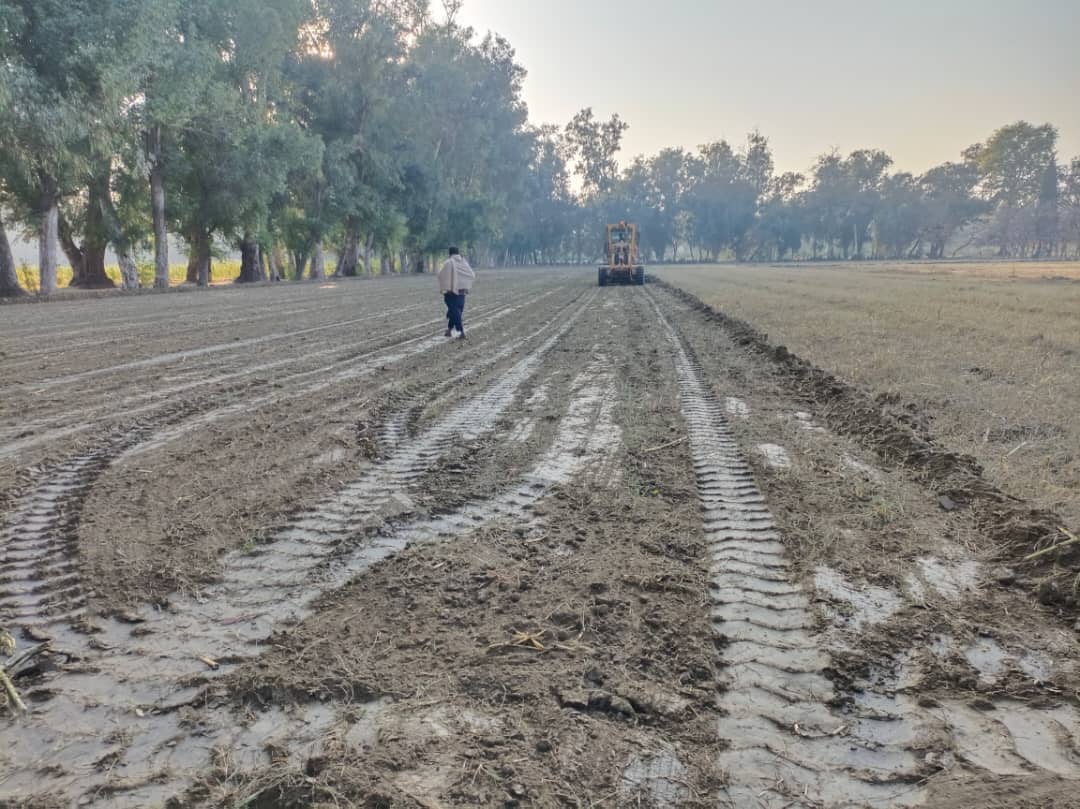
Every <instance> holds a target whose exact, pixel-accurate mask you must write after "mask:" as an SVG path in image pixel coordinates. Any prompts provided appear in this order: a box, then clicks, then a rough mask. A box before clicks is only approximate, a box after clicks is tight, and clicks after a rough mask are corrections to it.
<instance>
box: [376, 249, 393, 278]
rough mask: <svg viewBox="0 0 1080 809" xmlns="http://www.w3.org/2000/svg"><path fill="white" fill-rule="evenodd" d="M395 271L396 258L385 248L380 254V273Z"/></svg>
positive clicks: (387, 273) (386, 273) (385, 273)
mask: <svg viewBox="0 0 1080 809" xmlns="http://www.w3.org/2000/svg"><path fill="white" fill-rule="evenodd" d="M393 271H394V259H393V258H392V257H391V255H390V251H389V250H383V251H382V252H381V253H380V254H379V275H389V274H390V273H392V272H393Z"/></svg>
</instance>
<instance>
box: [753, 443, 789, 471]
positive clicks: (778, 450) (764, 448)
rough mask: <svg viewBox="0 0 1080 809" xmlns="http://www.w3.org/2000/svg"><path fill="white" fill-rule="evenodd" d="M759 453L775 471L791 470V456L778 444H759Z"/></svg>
mask: <svg viewBox="0 0 1080 809" xmlns="http://www.w3.org/2000/svg"><path fill="white" fill-rule="evenodd" d="M757 451H758V452H759V453H760V454H761V456H762V457H763V458H764V459H765V463H766V464H767V465H768V466H770V467H772V468H773V469H790V468H791V456H790V455H788V452H787V450H786V449H784V448H783V447H781V446H780V445H778V444H758V446H757Z"/></svg>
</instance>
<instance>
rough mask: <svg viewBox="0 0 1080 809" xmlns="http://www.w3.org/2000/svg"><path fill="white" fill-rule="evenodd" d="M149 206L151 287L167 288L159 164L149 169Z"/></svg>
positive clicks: (165, 235)
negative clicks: (151, 242)
mask: <svg viewBox="0 0 1080 809" xmlns="http://www.w3.org/2000/svg"><path fill="white" fill-rule="evenodd" d="M150 207H151V210H152V212H153V288H154V289H167V288H168V230H167V228H166V227H165V180H164V178H163V177H162V176H161V166H160V165H159V164H158V163H154V164H153V167H152V168H151V170H150Z"/></svg>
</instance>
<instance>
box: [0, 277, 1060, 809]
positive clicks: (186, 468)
mask: <svg viewBox="0 0 1080 809" xmlns="http://www.w3.org/2000/svg"><path fill="white" fill-rule="evenodd" d="M594 283H595V282H594V280H593V278H592V274H591V273H588V272H584V271H582V272H578V271H574V270H543V271H535V272H524V271H522V272H498V273H482V274H481V276H480V279H479V282H478V285H477V290H476V293H475V295H472V296H470V299H469V307H468V309H467V310H466V328H467V330H468V333H469V339H468V340H466V341H457V340H449V341H448V340H446V339H445V338H443V337H442V334H441V333H442V329H443V328H444V326H443V321H442V320H441V316H442V312H441V311H440V307H439V305H438V298H437V296H436V295H434V294H432V289H431V286H430V279H429V278H408V279H386V280H380V281H368V280H363V281H346V282H341V283H337V284H326V285H307V284H302V285H296V286H281V287H265V288H258V289H252V290H246V291H244V294H239V293H238V292H235V291H226V290H212V291H210V292H207V293H205V294H197V295H175V296H173V295H160V296H139V297H136V298H133V299H123V298H117V297H102V298H99V299H95V300H92V301H81V302H79V303H74V302H62V303H56V304H50V305H48V306H40V307H28V306H20V307H11V308H9V309H8V310H6V312H5V314H8V313H10V314H11V319H10V320H9V321H8V323H6V324H5V326H4V329H5V354H4V356H3V357H0V378H2V379H4V382H3V386H4V387H3V391H4V395H3V397H2V404H0V464H2V466H0V507H2V508H3V520H4V521H3V524H2V526H0V623H2V624H3V625H4V626H6V627H7V628H8V629H10V630H11V631H12V633H13V634H14V635H15V636H16V638H17V640H18V643H19V650H20V651H28V650H29V651H32V652H33V654H32V655H31V657H30V658H28V659H27V660H25V661H23V662H22V663H19V664H17V665H13V666H12V671H13V673H14V674H15V682H16V685H17V686H18V688H19V689H20V691H21V692H22V693H23V696H24V698H25V700H26V702H27V704H28V706H29V707H30V711H29V713H28V714H26V715H19V714H16V713H15V712H14V711H13V709H11V708H10V707H9V708H8V709H6V710H7V711H8V715H7V716H5V717H2V718H0V722H3V724H2V725H0V739H2V740H3V744H2V745H0V749H2V751H3V752H0V807H15V806H19V807H52V806H74V805H80V806H82V805H91V806H97V805H100V806H116V807H128V806H131V807H149V806H168V807H171V809H194V807H201V806H248V807H263V808H264V809H268V808H269V807H316V806H318V807H329V806H356V807H368V808H369V809H370V808H373V807H425V808H427V809H432V808H433V807H453V806H498V807H528V806H536V807H549V806H550V807H557V806H566V807H586V806H590V807H591V806H605V805H606V806H619V807H623V806H627V807H629V806H643V807H650V806H652V807H715V806H738V807H742V806H761V807H780V806H807V807H810V806H814V807H817V806H875V807H878V806H914V805H922V806H933V807H957V808H958V807H966V806H974V805H978V806H983V805H985V806H1031V807H1035V806H1061V807H1065V806H1072V805H1076V804H1075V801H1074V795H1075V790H1076V784H1077V781H1080V749H1078V748H1080V707H1078V699H1080V693H1078V690H1077V685H1078V683H1080V671H1078V670H1077V666H1078V663H1077V660H1078V658H1077V651H1078V649H1077V633H1076V629H1075V628H1074V625H1073V621H1074V613H1073V612H1071V611H1070V610H1071V607H1070V605H1069V603H1068V602H1067V600H1066V599H1064V598H1063V599H1058V600H1056V601H1055V600H1054V599H1050V598H1043V599H1042V601H1044V602H1047V604H1043V603H1040V599H1039V598H1038V595H1039V593H1038V592H1037V591H1038V588H1039V582H1040V581H1043V580H1045V577H1043V576H1042V574H1043V573H1044V572H1045V571H1044V570H1043V569H1042V568H1041V567H1038V566H1035V565H1027V566H1025V565H1021V564H1018V563H1017V562H1018V560H1017V556H1016V553H1015V552H1014V551H1011V550H1010V549H1011V548H1013V547H1014V546H1017V545H1018V540H1016V539H1015V537H1016V532H1017V531H1019V530H1021V529H1020V528H1019V527H1018V526H1021V525H1022V526H1024V528H1023V530H1027V531H1050V530H1052V529H1053V528H1055V527H1056V523H1055V522H1054V518H1053V515H1051V514H1048V513H1044V512H1038V511H1035V510H1034V509H1032V508H1031V507H1029V506H1027V505H1025V504H1024V503H1022V502H1020V501H1017V500H1015V499H1014V498H1010V497H1008V496H1007V495H1004V494H1002V493H1000V492H999V491H998V490H996V489H995V488H994V487H993V486H991V485H990V484H989V483H986V482H985V481H984V480H983V478H982V477H981V473H980V470H979V468H978V465H977V464H975V463H974V462H973V461H971V460H970V459H968V458H965V457H964V456H962V455H960V454H957V453H954V452H951V451H950V450H949V448H948V447H947V446H942V445H941V444H940V443H938V442H937V441H936V440H935V438H934V436H933V435H932V434H931V433H930V431H929V430H928V429H926V427H925V425H923V424H921V423H920V421H919V414H918V413H917V412H915V413H907V414H905V413H899V414H897V413H895V412H893V411H891V410H890V409H889V408H887V407H882V406H881V405H880V403H877V404H875V402H876V399H875V396H876V393H875V392H874V391H871V390H862V389H859V388H856V387H854V386H851V385H847V384H844V383H840V382H838V381H837V380H835V379H833V378H831V377H829V376H828V375H827V374H824V373H823V372H821V371H819V370H818V369H815V368H813V367H811V366H808V365H807V364H806V363H802V362H801V361H799V360H798V359H797V358H795V357H793V356H791V355H790V354H788V353H787V352H786V351H785V350H781V349H776V348H774V347H772V346H770V345H769V344H768V342H767V340H765V338H763V337H762V336H761V335H759V334H758V333H756V332H755V331H754V330H753V329H752V327H750V326H747V325H745V324H741V323H737V322H735V321H732V320H731V319H730V318H726V317H724V316H723V315H720V314H718V313H715V312H713V311H711V310H708V309H707V308H705V307H704V306H703V305H701V304H700V303H699V302H698V301H696V300H694V299H691V298H689V297H687V296H686V295H684V294H681V293H676V292H674V291H672V290H670V289H667V288H664V287H662V286H661V285H659V284H649V285H647V286H646V287H645V288H633V287H627V288H604V289H600V290H598V289H595V288H594ZM57 333H60V334H63V335H64V340H65V346H66V348H65V350H64V351H62V352H61V351H57V350H56V349H55V346H52V347H50V344H49V343H48V342H47V340H48V339H49V338H48V335H50V334H57ZM1027 541H1031V537H1028V540H1027ZM988 739H993V740H994V741H993V742H992V743H991V742H987V740H988ZM1070 801H1073V802H1072V803H1070Z"/></svg>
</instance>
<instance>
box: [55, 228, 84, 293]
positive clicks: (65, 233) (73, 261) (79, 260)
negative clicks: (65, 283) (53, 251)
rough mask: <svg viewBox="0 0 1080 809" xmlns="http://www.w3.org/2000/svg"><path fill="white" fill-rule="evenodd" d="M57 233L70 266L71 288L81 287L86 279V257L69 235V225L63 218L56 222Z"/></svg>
mask: <svg viewBox="0 0 1080 809" xmlns="http://www.w3.org/2000/svg"><path fill="white" fill-rule="evenodd" d="M57 231H58V232H59V234H60V247H61V248H62V249H63V251H64V255H66V256H67V260H68V264H70V265H71V286H74V287H78V286H82V285H83V282H84V278H85V277H86V256H85V255H84V254H83V251H82V250H81V249H79V246H78V245H77V244H75V238H74V236H73V235H72V233H71V225H70V224H68V221H67V220H66V219H65V218H64V217H63V216H61V217H59V218H58V220H57Z"/></svg>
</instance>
